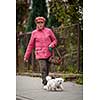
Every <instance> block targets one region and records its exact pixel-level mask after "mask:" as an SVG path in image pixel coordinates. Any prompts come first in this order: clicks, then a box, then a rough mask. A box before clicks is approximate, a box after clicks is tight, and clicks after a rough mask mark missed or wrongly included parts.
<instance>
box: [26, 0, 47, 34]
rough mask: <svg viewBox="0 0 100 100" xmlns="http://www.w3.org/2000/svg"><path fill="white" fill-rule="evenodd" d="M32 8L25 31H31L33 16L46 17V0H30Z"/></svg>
mask: <svg viewBox="0 0 100 100" xmlns="http://www.w3.org/2000/svg"><path fill="white" fill-rule="evenodd" d="M32 1H33V2H32V10H31V11H30V15H29V19H28V23H27V27H26V32H29V31H32V30H33V29H34V28H35V22H34V20H35V18H36V17H37V16H43V17H45V18H46V19H47V13H48V12H47V6H46V0H32Z"/></svg>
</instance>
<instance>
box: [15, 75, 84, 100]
mask: <svg viewBox="0 0 100 100" xmlns="http://www.w3.org/2000/svg"><path fill="white" fill-rule="evenodd" d="M63 86H64V91H58V92H57V91H54V92H51V91H46V90H43V86H42V84H41V78H39V77H29V76H20V75H17V76H16V100H82V99H83V86H82V85H78V84H75V83H72V82H64V84H63Z"/></svg>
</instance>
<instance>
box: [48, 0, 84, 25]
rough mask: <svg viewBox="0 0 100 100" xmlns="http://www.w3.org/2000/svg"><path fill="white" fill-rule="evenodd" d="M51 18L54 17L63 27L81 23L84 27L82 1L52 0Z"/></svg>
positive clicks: (50, 5)
mask: <svg viewBox="0 0 100 100" xmlns="http://www.w3.org/2000/svg"><path fill="white" fill-rule="evenodd" d="M49 7H50V16H52V15H53V17H54V18H56V20H57V21H58V22H60V23H61V24H63V25H71V24H72V23H77V22H78V23H80V24H81V25H82V21H83V18H82V12H83V11H82V10H83V8H82V7H83V3H82V0H66V2H64V1H63V0H51V2H49Z"/></svg>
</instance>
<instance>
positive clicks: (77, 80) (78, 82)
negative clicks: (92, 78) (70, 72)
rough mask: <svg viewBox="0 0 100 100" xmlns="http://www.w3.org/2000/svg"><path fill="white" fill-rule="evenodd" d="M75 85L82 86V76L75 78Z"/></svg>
mask: <svg viewBox="0 0 100 100" xmlns="http://www.w3.org/2000/svg"><path fill="white" fill-rule="evenodd" d="M76 83H77V84H81V85H82V84H83V75H81V76H79V77H77V79H76Z"/></svg>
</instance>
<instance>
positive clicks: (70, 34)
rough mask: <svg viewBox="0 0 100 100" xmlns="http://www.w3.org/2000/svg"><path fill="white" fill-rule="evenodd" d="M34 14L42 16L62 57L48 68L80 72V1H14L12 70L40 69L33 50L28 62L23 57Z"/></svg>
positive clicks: (56, 70) (32, 27)
mask: <svg viewBox="0 0 100 100" xmlns="http://www.w3.org/2000/svg"><path fill="white" fill-rule="evenodd" d="M37 16H43V17H45V18H46V20H47V21H46V26H47V27H49V28H51V29H52V30H53V32H54V33H55V35H56V37H57V40H58V45H57V48H58V50H59V52H60V53H61V56H62V57H63V60H62V63H61V64H60V65H51V66H53V67H51V68H50V71H51V72H53V71H54V70H53V68H55V72H57V73H65V74H66V73H83V0H16V73H23V72H28V73H33V72H35V73H39V72H40V69H39V66H38V62H37V61H36V60H35V55H34V50H33V52H32V54H31V57H30V59H29V62H28V63H25V62H24V60H23V57H24V54H25V51H26V48H27V45H28V42H29V39H30V36H31V32H32V30H34V29H35V23H34V19H35V17H37ZM55 54H56V55H57V53H56V51H55Z"/></svg>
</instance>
